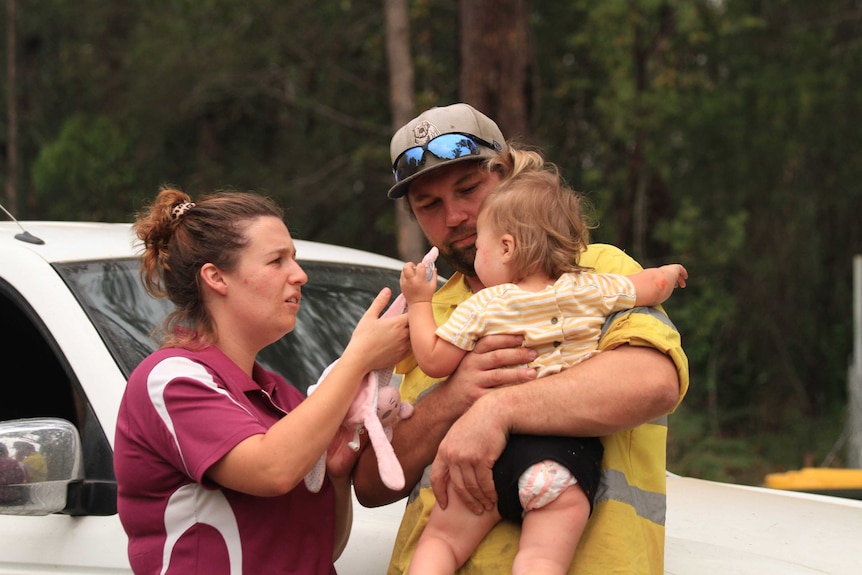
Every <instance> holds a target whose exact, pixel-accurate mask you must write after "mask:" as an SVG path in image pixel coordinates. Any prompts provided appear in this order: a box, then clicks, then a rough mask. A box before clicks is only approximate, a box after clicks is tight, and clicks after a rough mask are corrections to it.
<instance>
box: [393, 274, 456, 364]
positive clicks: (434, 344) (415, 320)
mask: <svg viewBox="0 0 862 575" xmlns="http://www.w3.org/2000/svg"><path fill="white" fill-rule="evenodd" d="M425 272H426V269H425V265H424V264H421V263H420V264H418V265H415V264H412V263H407V264H405V265H404V269H402V270H401V293H403V294H404V299H406V300H407V323H408V325H409V329H410V345H411V347H412V348H413V355H414V356H416V362H417V363H418V364H419V367H420V368H421V369H422V371H423V372H425V373H426V374H427V375H429V376H431V377H445V376H447V375H450V374H451V373H452V372H453V371H455V368H456V367H458V364H459V363H460V362H461V359H463V357H464V355H465V354H466V353H467V352H466V351H464V350H463V349H460V348H459V347H456V346H454V345H452V344H451V343H449V342H448V341H445V340H443V339H440V338H439V337H437V335H436V334H435V333H434V332H435V331H436V330H437V323H436V322H435V321H434V312H433V311H432V309H431V297H432V296H433V295H434V291H435V286H436V285H437V272H436V270H434V271H433V272H432V273H431V278H430V280H428V279H426V273H425Z"/></svg>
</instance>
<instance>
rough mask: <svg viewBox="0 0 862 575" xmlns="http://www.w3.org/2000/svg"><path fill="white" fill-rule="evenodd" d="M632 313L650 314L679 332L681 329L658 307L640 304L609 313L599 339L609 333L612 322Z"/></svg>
mask: <svg viewBox="0 0 862 575" xmlns="http://www.w3.org/2000/svg"><path fill="white" fill-rule="evenodd" d="M630 313H643V314H646V315H650V316H652V317H654V318H656V319H657V320H659V321H660V322H662V323H663V324H665V325H666V326H668V327H669V328H671V329H672V330H674V331H677V332H678V331H679V330H678V329H676V326H675V325H674V324H673V322H672V321H670V318H669V317H667V316H666V315H665V314H663V313H662V312H660V311H659V310H657V309H656V308H654V307H644V306H639V307H633V308H632V309H624V310H622V311H618V312H616V313H612V314H611V315H609V316H608V318H607V319H606V320H605V324H604V325H603V326H602V333H601V334H600V335H599V339H600V340H601V338H603V337H605V333H607V331H608V329H609V328H610V327H611V324H613V323H614V322H615V321H617V320H618V319H620V318H621V317H623V316H626V315H628V314H630Z"/></svg>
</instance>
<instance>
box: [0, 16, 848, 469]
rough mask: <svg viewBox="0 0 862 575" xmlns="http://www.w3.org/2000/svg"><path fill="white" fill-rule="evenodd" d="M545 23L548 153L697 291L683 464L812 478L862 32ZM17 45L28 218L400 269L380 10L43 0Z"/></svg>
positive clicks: (425, 96)
mask: <svg viewBox="0 0 862 575" xmlns="http://www.w3.org/2000/svg"><path fill="white" fill-rule="evenodd" d="M530 6H531V16H530V24H531V26H532V30H533V46H532V50H533V53H534V61H535V64H534V78H533V81H532V84H531V85H530V86H528V87H527V89H529V91H530V97H529V101H531V102H532V109H531V110H530V123H531V128H532V141H531V142H529V143H532V144H534V145H536V146H538V147H539V148H541V149H542V150H543V151H544V152H546V154H547V156H548V157H549V158H550V159H551V160H553V161H555V162H556V163H558V164H559V165H560V166H561V168H562V169H563V172H564V175H565V177H566V178H567V180H568V181H569V182H570V183H571V184H572V185H573V186H574V187H576V188H577V189H579V190H581V191H582V192H583V193H584V194H585V195H586V196H587V197H588V198H589V200H590V201H591V202H592V204H593V205H594V207H595V209H596V212H597V214H598V216H599V218H600V223H601V227H600V228H599V229H598V230H596V232H595V234H594V239H595V240H596V241H604V242H610V243H614V244H616V245H619V246H620V247H622V248H624V249H626V250H627V251H628V252H629V253H631V254H633V255H634V256H635V257H636V258H637V259H638V260H639V261H641V262H642V263H643V264H645V265H653V264H659V263H665V262H669V261H680V262H683V263H685V264H686V266H687V267H688V269H689V271H690V273H691V281H690V284H689V287H688V288H687V289H686V290H683V291H680V292H677V293H675V294H674V296H673V298H672V299H671V300H670V301H669V302H668V303H667V304H666V305H665V308H666V309H667V310H668V311H669V313H670V315H671V317H672V318H673V320H674V322H675V323H676V325H677V326H678V327H679V328H680V331H681V333H682V334H683V337H684V340H683V341H684V345H685V349H686V352H687V355H688V357H689V360H690V368H691V388H690V391H689V393H688V396H687V397H686V400H685V402H684V404H683V409H682V410H681V414H682V415H679V416H674V417H673V420H674V421H675V422H676V423H675V426H676V427H674V428H672V430H673V431H672V439H673V438H674V437H676V438H678V439H679V443H678V444H674V445H673V449H672V461H675V462H676V463H677V465H678V466H680V467H684V468H686V469H688V470H691V471H695V472H697V473H699V474H701V473H702V474H704V475H715V476H718V477H725V476H728V477H737V478H741V477H745V479H746V480H751V478H750V477H748V475H749V473H748V472H746V471H745V470H746V469H748V470H755V473H757V474H760V473H761V472H762V471H766V468H768V467H769V466H770V465H776V466H779V465H788V466H791V465H793V462H792V459H794V458H795V459H797V463H796V465H799V464H801V461H798V460H799V459H800V458H801V457H803V455H804V453H802V452H801V451H802V450H801V449H800V450H796V451H792V452H788V453H777V452H776V450H774V449H773V448H771V447H770V441H771V440H774V439H775V438H776V437H777V438H782V437H792V439H793V441H794V442H795V443H796V444H798V445H800V446H802V445H805V448H804V451H805V452H806V453H808V452H811V453H814V454H816V455H820V454H821V453H822V451H823V449H824V448H826V446H828V445H829V444H830V438H829V437H824V438H822V439H820V440H818V441H817V442H816V444H810V445H809V444H808V443H807V442H806V441H804V439H805V438H804V437H803V436H802V435H801V434H802V432H801V431H798V430H814V429H818V430H819V429H822V430H824V433H826V435H829V436H831V437H832V439H833V440H834V437H835V436H837V434H839V433H840V432H839V429H838V428H839V427H840V425H838V424H834V423H833V422H835V421H836V418H838V419H841V414H842V413H843V406H844V405H845V401H846V397H845V396H846V394H845V386H846V370H847V361H848V357H849V355H850V344H851V341H852V337H853V326H852V317H853V316H852V313H851V309H850V307H851V305H852V297H851V289H852V288H851V259H852V256H853V255H854V254H856V253H860V252H862V226H860V225H858V222H857V221H858V218H859V216H858V214H859V213H862V187H860V186H859V183H858V182H859V179H860V173H859V166H860V165H862V158H860V155H862V141H860V140H862V131H860V130H858V126H857V124H855V122H854V121H853V120H852V119H853V118H855V113H856V111H857V110H858V109H860V107H862V89H860V86H859V85H858V82H860V80H862V73H860V72H862V34H860V33H859V32H860V30H859V28H860V25H862V14H860V12H859V10H858V7H857V6H856V4H855V3H853V2H850V0H821V1H818V2H814V1H813V0H777V1H774V2H755V3H752V2H743V1H741V0H694V1H681V0H605V1H603V2H591V1H588V0H574V1H572V2H533V3H531V4H530ZM410 15H411V32H410V38H411V44H412V51H413V52H412V53H413V59H414V62H415V66H416V76H415V77H416V103H417V106H419V107H421V108H425V107H428V106H431V105H436V104H446V103H450V102H452V101H455V100H457V99H458V96H457V86H458V65H459V54H458V50H459V45H460V44H459V38H458V27H457V23H458V13H457V4H456V3H452V2H445V1H443V0H411V2H410ZM16 24H17V30H18V38H19V42H18V44H19V45H18V61H19V70H20V71H21V72H20V74H19V85H18V88H17V92H16V96H17V97H18V99H19V109H20V111H21V118H20V125H21V128H20V140H21V143H20V151H19V152H20V157H21V163H22V165H23V166H24V170H23V174H22V178H21V180H22V181H21V182H20V184H21V185H20V186H19V187H20V189H21V190H22V191H23V192H24V194H22V197H23V195H28V196H29V199H28V201H22V202H21V205H22V206H23V209H24V210H25V213H23V214H19V215H21V216H22V217H33V218H36V217H39V218H42V217H60V218H63V219H93V218H99V219H128V218H129V217H131V215H132V213H133V212H134V210H135V209H137V208H138V207H139V206H140V204H141V202H143V201H144V200H145V199H147V198H149V197H151V195H152V194H153V193H155V190H156V189H157V187H158V185H159V184H160V183H162V182H173V183H176V184H179V185H180V186H182V187H183V188H185V189H186V190H187V191H188V192H189V193H191V195H192V196H193V197H196V196H199V195H200V194H203V193H205V192H207V191H210V190H213V189H216V188H224V187H232V188H246V189H255V190H258V191H261V192H263V193H267V194H270V195H272V196H274V197H275V198H276V199H278V200H279V202H281V203H282V204H283V205H285V206H287V207H288V224H289V225H290V226H291V229H292V230H293V231H294V233H295V234H296V235H297V236H298V237H300V238H304V239H314V240H319V241H328V242H332V243H338V244H347V245H351V246H354V247H359V248H365V249H371V250H374V251H378V252H381V253H385V254H388V255H395V253H396V252H395V245H396V242H395V233H396V230H395V219H394V215H393V204H392V202H390V201H389V200H387V199H386V197H385V194H384V191H385V190H386V189H387V188H388V187H389V184H390V179H391V174H390V172H389V150H388V144H389V137H390V134H391V126H390V122H391V120H390V114H389V110H388V106H389V104H388V102H389V95H388V81H387V79H388V76H387V74H388V71H387V70H386V59H385V50H384V45H385V36H384V34H385V26H384V18H383V6H382V3H367V2H363V3H360V2H356V1H355V0H339V1H338V2H312V1H310V0H295V1H293V2H289V3H286V2H274V1H272V0H251V1H246V2H239V1H237V0H195V1H192V0H170V1H168V0H151V1H148V2H142V1H140V0H138V1H133V2H124V3H106V2H102V1H97V0H77V1H76V2H74V3H70V2H65V1H63V0H40V1H39V2H18V21H17V22H16ZM2 25H4V26H5V21H4V22H3V23H2ZM0 49H2V50H6V46H5V45H4V46H3V47H2V48H0ZM513 49H526V48H525V47H514V48H513ZM3 82H4V87H5V77H4V79H3ZM2 93H3V94H4V95H3V96H2V97H3V98H5V97H8V96H7V95H5V94H7V91H6V90H3V91H2ZM4 127H5V126H4ZM2 137H5V130H4V134H3V135H0V138H2ZM2 169H5V168H0V170H2ZM4 176H5V174H4ZM680 422H682V423H680ZM679 426H683V428H681V427H679ZM685 426H688V427H685ZM683 431H685V435H683V436H680V433H682V432H683ZM711 459H714V462H715V464H713V462H712V461H711Z"/></svg>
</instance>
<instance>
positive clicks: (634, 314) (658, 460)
mask: <svg viewBox="0 0 862 575" xmlns="http://www.w3.org/2000/svg"><path fill="white" fill-rule="evenodd" d="M580 263H581V264H582V265H584V266H588V267H591V268H593V270H594V271H596V272H599V273H615V274H623V275H631V274H633V273H636V272H638V271H640V270H641V269H642V268H641V266H640V265H639V264H638V263H637V262H635V261H634V260H633V259H632V258H630V257H629V256H628V255H626V254H625V253H624V252H623V251H622V250H620V249H618V248H615V247H613V246H609V245H603V244H593V245H591V246H590V247H589V248H588V249H587V251H585V252H584V253H583V254H582V255H581V258H580ZM471 295H472V292H471V291H470V288H469V287H468V286H467V283H466V281H465V280H464V277H463V276H462V275H461V274H455V275H453V276H452V278H450V280H449V281H448V282H447V283H446V285H444V286H443V287H442V288H441V289H440V290H438V291H437V293H436V294H435V295H434V299H433V302H432V307H433V309H434V317H435V320H436V322H437V325H442V324H443V323H445V321H446V320H447V319H448V318H449V316H450V315H451V314H452V312H453V311H454V309H455V307H456V306H457V305H458V304H459V303H460V302H462V301H464V300H466V299H467V298H469V297H470V296H471ZM603 331H604V333H603V334H602V338H601V341H600V342H599V349H600V350H608V349H613V348H615V347H618V346H620V345H624V344H629V345H636V346H648V347H653V348H655V349H657V350H659V351H661V352H663V353H666V354H667V355H668V356H669V357H670V358H671V359H672V360H673V362H674V364H675V365H676V368H677V372H678V374H679V401H682V398H683V397H684V396H685V393H686V391H687V390H688V359H687V358H686V356H685V353H684V352H683V350H682V346H681V343H680V336H679V332H678V331H677V330H676V328H675V327H674V325H673V324H672V323H671V321H670V320H669V319H668V317H667V316H666V315H665V313H664V312H663V310H661V308H660V307H656V308H642V307H638V308H634V309H631V310H626V311H622V312H618V313H617V314H616V315H614V316H613V318H612V319H611V320H609V321H608V325H606V326H605V328H604V330H603ZM397 371H398V373H402V374H404V380H403V381H402V383H401V397H402V399H404V400H405V401H409V402H411V403H415V402H416V401H417V399H419V398H420V397H421V395H422V394H423V392H426V391H427V390H429V389H430V388H431V387H432V386H434V385H435V384H437V383H438V382H439V381H440V380H437V379H433V378H430V377H428V376H426V375H425V374H424V373H422V371H421V370H420V369H419V368H418V367H417V366H416V362H415V360H414V359H413V358H408V359H407V360H405V361H403V362H402V363H401V364H399V365H398V367H397ZM677 405H678V404H677ZM601 439H602V444H603V445H604V448H605V452H604V458H603V460H602V478H601V482H600V484H599V488H598V490H597V492H596V500H595V507H594V509H593V513H592V515H591V516H590V519H589V521H588V522H587V527H586V530H585V531H584V534H583V536H582V537H581V540H580V543H579V545H578V549H577V551H576V552H575V559H574V562H573V563H572V566H571V568H570V569H569V573H570V574H577V575H615V574H619V575H646V574H649V575H662V574H663V573H664V524H665V511H666V491H667V490H666V479H665V466H666V441H667V418H666V417H663V418H661V419H660V420H656V421H651V422H649V423H645V424H643V425H640V426H638V427H636V428H634V429H630V430H626V431H620V432H617V433H615V434H613V435H609V436H607V437H603V438H601ZM428 477H429V470H427V469H426V471H425V473H424V474H423V476H422V480H421V481H420V483H419V484H418V485H416V486H415V487H414V488H413V491H412V492H411V494H410V496H409V498H408V501H407V508H406V510H405V512H404V517H403V519H402V521H401V526H400V528H399V530H398V535H397V537H396V540H395V547H394V549H393V551H392V559H391V561H390V565H389V570H388V574H389V575H397V574H401V573H406V572H407V568H408V566H409V564H410V558H411V557H412V555H413V552H414V551H415V549H416V542H417V541H418V540H419V536H420V535H421V534H422V530H423V529H424V527H425V524H426V523H427V522H428V515H429V514H430V513H431V508H432V507H433V506H434V502H435V499H434V493H433V491H432V490H431V484H430V482H429V480H428ZM519 536H520V526H519V525H516V524H514V523H512V522H508V521H501V522H500V523H498V524H497V525H496V526H494V528H493V529H492V530H491V532H490V533H489V534H488V535H487V536H486V537H485V539H484V540H483V541H482V543H481V544H480V545H479V547H478V548H477V549H476V551H475V552H474V553H473V555H472V557H471V558H470V559H469V560H468V561H467V563H466V564H465V565H464V566H463V567H462V568H461V569H459V570H458V573H459V574H461V575H479V574H481V575H495V574H498V573H511V572H512V562H513V561H514V558H515V554H516V553H517V551H518V539H519Z"/></svg>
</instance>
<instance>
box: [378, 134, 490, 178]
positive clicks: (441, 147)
mask: <svg viewBox="0 0 862 575" xmlns="http://www.w3.org/2000/svg"><path fill="white" fill-rule="evenodd" d="M479 146H484V147H486V148H491V149H492V150H496V149H499V148H498V147H496V146H492V145H491V144H489V143H488V142H486V141H485V140H483V139H481V138H477V137H476V136H473V135H470V134H443V135H441V136H437V137H436V138H434V139H432V140H430V141H429V142H428V143H427V144H425V145H423V146H414V147H412V148H407V149H406V150H404V151H403V152H401V155H399V156H398V157H397V158H396V159H395V163H393V164H392V172H393V173H394V174H395V183H396V184H397V183H398V182H401V181H403V180H405V179H407V178H409V177H410V176H412V175H413V174H415V173H416V172H418V171H419V170H420V169H421V168H422V166H424V165H425V157H426V156H425V152H431V153H432V154H434V155H435V156H436V157H438V158H440V159H441V160H454V159H455V158H461V157H463V156H478V155H479Z"/></svg>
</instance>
